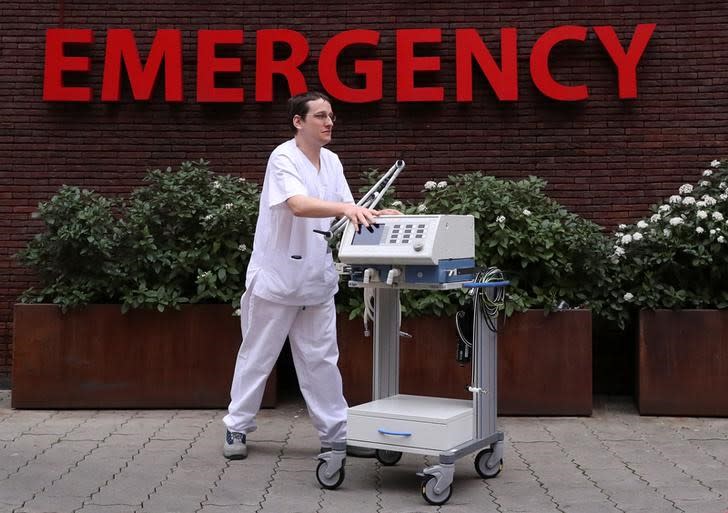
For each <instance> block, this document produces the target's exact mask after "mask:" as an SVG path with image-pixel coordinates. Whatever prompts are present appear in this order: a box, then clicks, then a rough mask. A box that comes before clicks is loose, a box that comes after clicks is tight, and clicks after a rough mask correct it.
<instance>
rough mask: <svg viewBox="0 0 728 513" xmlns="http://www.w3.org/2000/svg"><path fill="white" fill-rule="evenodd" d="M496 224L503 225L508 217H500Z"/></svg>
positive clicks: (496, 219)
mask: <svg viewBox="0 0 728 513" xmlns="http://www.w3.org/2000/svg"><path fill="white" fill-rule="evenodd" d="M495 222H496V223H498V224H503V223H505V222H506V216H498V217H496V218H495Z"/></svg>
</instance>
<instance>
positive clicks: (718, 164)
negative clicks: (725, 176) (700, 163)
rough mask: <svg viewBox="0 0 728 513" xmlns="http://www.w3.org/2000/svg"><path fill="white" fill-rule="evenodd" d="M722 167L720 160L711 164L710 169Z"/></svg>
mask: <svg viewBox="0 0 728 513" xmlns="http://www.w3.org/2000/svg"><path fill="white" fill-rule="evenodd" d="M718 166H720V160H714V161H712V162H711V163H710V167H718Z"/></svg>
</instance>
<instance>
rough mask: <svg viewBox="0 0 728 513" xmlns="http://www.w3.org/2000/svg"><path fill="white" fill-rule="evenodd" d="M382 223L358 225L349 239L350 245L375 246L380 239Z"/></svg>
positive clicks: (382, 231) (382, 229) (382, 232)
mask: <svg viewBox="0 0 728 513" xmlns="http://www.w3.org/2000/svg"><path fill="white" fill-rule="evenodd" d="M383 234H384V225H382V224H370V225H369V227H368V228H364V227H363V226H362V225H359V228H358V229H357V230H356V231H355V232H354V238H353V239H352V241H351V245H352V246H377V245H379V244H380V243H381V241H382V236H383Z"/></svg>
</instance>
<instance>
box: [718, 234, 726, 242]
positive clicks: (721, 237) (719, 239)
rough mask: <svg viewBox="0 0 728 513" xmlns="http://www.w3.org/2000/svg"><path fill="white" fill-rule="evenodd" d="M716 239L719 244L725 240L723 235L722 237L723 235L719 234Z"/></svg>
mask: <svg viewBox="0 0 728 513" xmlns="http://www.w3.org/2000/svg"><path fill="white" fill-rule="evenodd" d="M716 240H717V241H718V242H720V243H721V244H723V243H724V242H725V237H723V236H722V235H721V236H719V237H718V238H717V239H716Z"/></svg>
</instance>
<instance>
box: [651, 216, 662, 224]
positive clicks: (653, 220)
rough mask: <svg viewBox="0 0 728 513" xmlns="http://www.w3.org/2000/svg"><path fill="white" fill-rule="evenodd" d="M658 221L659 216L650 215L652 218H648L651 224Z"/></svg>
mask: <svg viewBox="0 0 728 513" xmlns="http://www.w3.org/2000/svg"><path fill="white" fill-rule="evenodd" d="M659 220H660V214H652V217H650V222H651V223H656V222H657V221H659Z"/></svg>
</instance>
